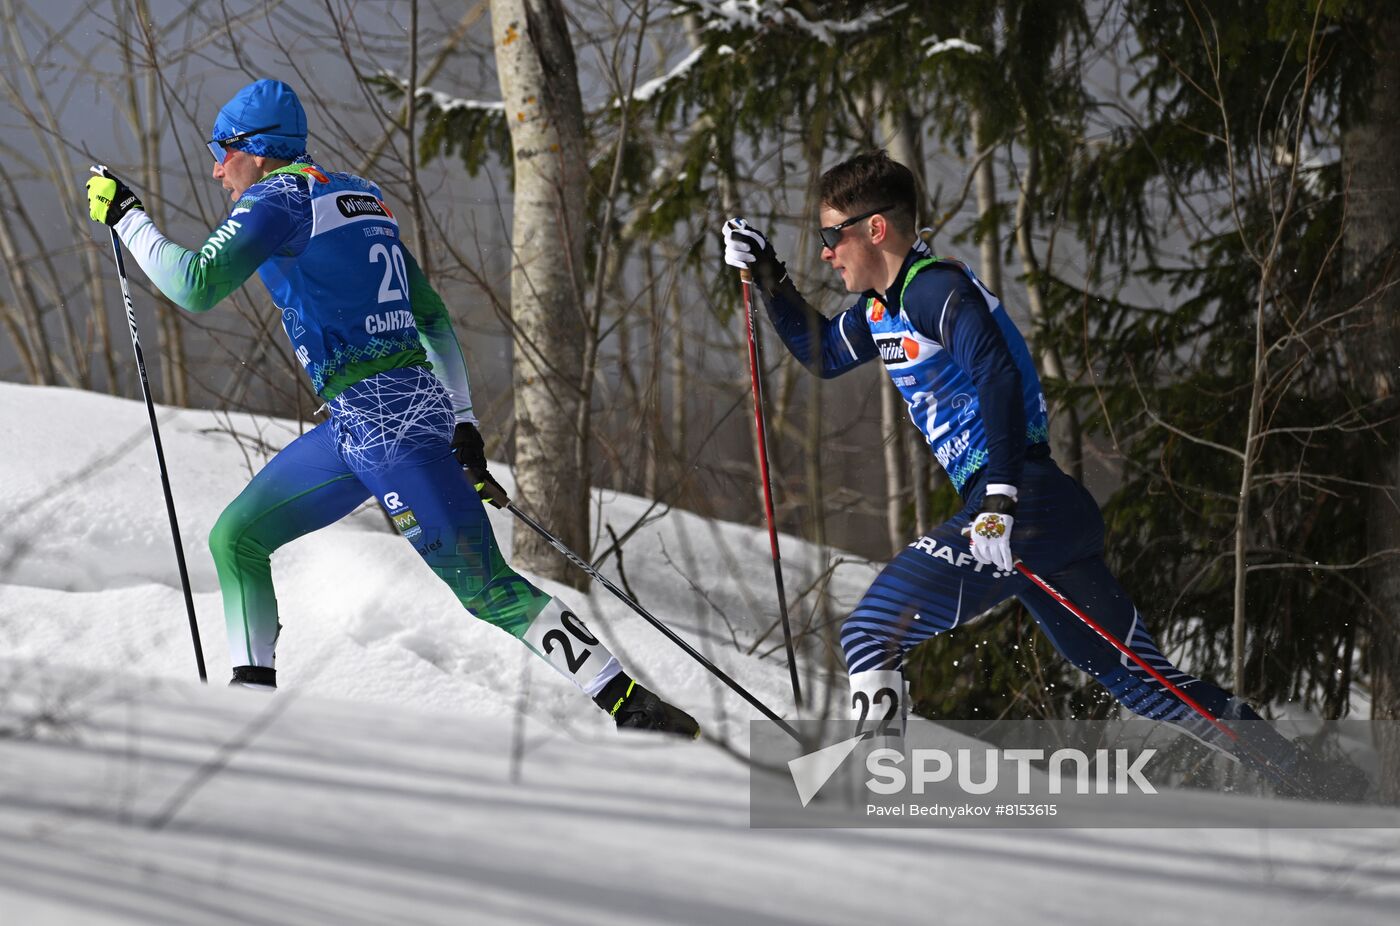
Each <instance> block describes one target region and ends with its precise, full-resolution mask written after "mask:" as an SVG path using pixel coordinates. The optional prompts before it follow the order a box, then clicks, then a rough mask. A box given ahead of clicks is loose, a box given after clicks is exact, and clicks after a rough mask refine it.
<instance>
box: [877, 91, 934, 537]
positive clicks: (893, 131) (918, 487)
mask: <svg viewBox="0 0 1400 926" xmlns="http://www.w3.org/2000/svg"><path fill="white" fill-rule="evenodd" d="M880 132H881V134H883V135H884V136H885V146H886V147H887V148H888V149H889V152H890V157H892V158H894V159H895V160H896V161H898V162H899V163H901V164H903V165H904V166H905V167H907V168H909V170H910V172H911V173H913V175H914V183H915V186H916V187H917V189H918V198H917V201H916V209H915V216H914V224H915V225H916V226H922V225H923V223H924V222H925V221H927V219H928V215H927V213H928V205H927V204H928V181H927V180H926V178H925V177H924V158H923V154H922V152H921V151H920V147H919V134H918V124H917V122H916V121H915V119H914V118H913V115H912V114H911V113H910V112H909V109H908V107H906V106H904V105H903V103H902V98H901V102H898V103H895V102H893V101H891V100H889V99H885V100H884V101H883V105H882V106H881V109H880ZM880 404H881V410H882V411H883V410H884V402H883V401H882V402H881V403H880ZM897 417H898V419H899V422H898V423H899V425H900V426H899V427H898V429H897V430H896V431H895V433H894V437H895V439H900V438H903V439H904V448H903V449H904V452H905V454H907V456H908V460H909V463H910V467H909V469H910V481H909V494H910V495H912V496H913V498H914V531H915V533H917V534H919V535H923V534H924V533H925V532H926V531H928V529H929V510H928V500H929V494H930V492H931V491H932V487H933V486H932V482H933V452H932V451H931V450H930V448H929V446H928V441H927V440H925V439H924V435H923V433H922V432H921V431H919V429H918V428H914V427H908V426H904V419H905V417H906V416H905V414H904V410H903V408H902V407H901V408H899V409H898V415H897ZM894 488H895V487H894V485H893V483H892V484H891V485H890V489H891V490H892V491H893V489H894ZM893 523H894V522H891V524H892V525H893ZM892 540H893V551H894V552H896V553H898V552H899V550H900V548H901V547H903V546H904V544H905V543H906V542H907V541H908V538H907V537H906V536H905V532H903V531H901V532H900V535H899V537H898V538H893V537H892Z"/></svg>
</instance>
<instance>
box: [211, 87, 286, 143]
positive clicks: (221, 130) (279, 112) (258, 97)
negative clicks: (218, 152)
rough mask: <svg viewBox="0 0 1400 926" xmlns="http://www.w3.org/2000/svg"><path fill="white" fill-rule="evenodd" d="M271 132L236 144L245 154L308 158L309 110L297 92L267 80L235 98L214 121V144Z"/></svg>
mask: <svg viewBox="0 0 1400 926" xmlns="http://www.w3.org/2000/svg"><path fill="white" fill-rule="evenodd" d="M269 126H271V128H269ZM255 129H267V131H263V132H258V133H257V134H256V135H251V136H249V137H248V138H244V139H240V140H239V141H238V142H236V143H235V145H236V147H237V148H238V149H239V150H241V151H246V152H248V153H249V154H253V155H259V156H261V157H265V158H278V159H280V160H283V161H294V160H296V159H297V158H300V157H302V156H303V155H305V154H306V110H304V109H302V108H301V100H298V99H297V95H296V91H295V90H293V89H292V88H291V87H289V86H287V85H286V84H284V83H282V81H280V80H270V79H268V78H266V77H264V78H263V79H262V80H258V81H254V82H253V83H251V84H249V85H248V86H246V87H244V88H243V89H242V90H240V91H238V92H237V93H235V94H234V95H233V99H231V100H229V101H228V102H227V103H225V104H224V108H223V109H221V110H219V116H218V118H217V119H215V120H214V134H213V136H211V140H212V141H218V140H220V139H223V138H229V137H230V136H233V135H239V134H241V133H243V132H252V131H254V130H255Z"/></svg>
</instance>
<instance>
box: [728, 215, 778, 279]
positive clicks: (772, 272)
mask: <svg viewBox="0 0 1400 926" xmlns="http://www.w3.org/2000/svg"><path fill="white" fill-rule="evenodd" d="M721 234H722V235H723V237H724V262H725V263H726V264H728V265H729V266H731V267H733V268H735V269H736V270H747V271H749V272H750V273H752V274H753V280H754V282H755V283H757V284H758V285H759V286H760V287H762V288H763V290H764V291H765V292H769V293H771V292H773V291H774V290H776V289H777V288H778V284H779V283H781V282H782V281H783V277H785V276H787V268H786V267H784V266H783V265H782V262H781V261H779V260H778V255H777V253H776V252H775V251H774V250H773V245H771V244H769V243H768V239H767V238H765V237H763V233H762V232H760V231H759V230H758V229H756V228H754V227H753V226H752V225H750V224H749V223H748V222H746V221H744V220H743V219H739V218H734V219H730V220H729V221H728V222H725V223H724V230H723V232H722V233H721Z"/></svg>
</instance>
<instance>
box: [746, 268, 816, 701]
mask: <svg viewBox="0 0 1400 926" xmlns="http://www.w3.org/2000/svg"><path fill="white" fill-rule="evenodd" d="M739 281H740V284H741V286H742V287H743V290H744V315H745V316H746V317H747V319H748V325H749V376H750V378H751V379H752V380H753V421H754V431H755V433H756V434H757V435H758V469H759V475H760V476H761V477H762V479H763V507H764V511H765V513H766V514H767V516H768V545H769V546H770V547H771V548H772V552H773V580H774V582H776V583H777V586H778V612H779V617H780V618H781V620H782V622H783V646H784V647H785V648H786V649H787V660H788V673H789V674H790V675H791V676H792V698H793V701H794V702H795V703H796V704H797V707H798V708H801V707H802V688H801V686H800V685H799V684H798V681H797V656H796V654H795V653H794V652H793V646H792V624H791V623H790V622H789V620H788V607H787V593H786V592H785V591H784V590H783V564H782V557H781V556H780V555H779V554H778V524H777V520H776V519H775V518H774V516H773V485H772V481H771V480H770V479H769V476H768V426H767V425H766V424H765V422H764V419H763V376H762V372H761V370H762V367H761V362H760V361H761V359H762V352H761V351H760V350H759V344H758V324H757V320H756V318H755V315H754V308H753V297H752V295H751V293H750V292H749V291H750V289H752V286H753V275H752V274H751V273H749V271H748V270H740V271H739Z"/></svg>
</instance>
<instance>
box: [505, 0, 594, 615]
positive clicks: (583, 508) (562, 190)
mask: <svg viewBox="0 0 1400 926" xmlns="http://www.w3.org/2000/svg"><path fill="white" fill-rule="evenodd" d="M491 31H492V35H493V37H494V42H495V47H496V68H497V72H498V74H499V78H500V83H501V95H502V98H503V99H504V101H505V111H506V117H507V122H508V123H509V125H510V136H511V147H512V149H513V152H514V164H515V190H514V199H515V201H514V226H513V229H512V232H511V244H512V251H513V254H512V258H513V260H512V266H511V279H510V289H511V315H512V317H513V319H514V322H515V326H516V330H517V337H516V340H515V348H516V358H515V365H514V387H515V422H516V428H515V478H516V496H517V497H518V499H519V501H520V503H521V505H522V507H524V508H525V509H526V510H528V511H531V512H533V513H535V514H536V515H537V516H538V517H539V518H540V519H541V520H542V521H544V522H545V523H547V524H549V525H550V526H551V527H552V529H553V530H554V531H555V532H556V533H557V534H558V535H559V538H560V539H561V540H563V541H564V543H565V544H567V545H568V546H569V547H571V548H572V549H574V550H576V551H578V553H579V554H580V555H582V556H585V557H586V556H587V555H588V551H589V547H590V543H589V531H588V515H589V512H588V500H589V482H590V479H589V476H590V473H589V471H588V467H587V465H586V463H587V460H588V454H587V443H586V438H587V436H586V435H584V434H581V433H579V430H578V427H577V424H578V422H579V420H580V417H579V411H580V407H581V403H582V402H583V401H585V397H584V396H583V395H582V393H581V391H580V385H581V383H582V377H583V353H582V352H583V347H584V335H585V331H584V311H583V310H584V307H583V291H584V276H585V274H584V248H583V243H584V238H585V235H586V234H587V229H586V228H585V227H584V226H585V219H586V216H585V209H586V194H587V185H588V153H587V150H586V146H585V144H584V128H583V103H582V100H581V98H580V95H579V86H578V66H577V63H576V62H575V59H574V50H573V45H572V44H571V42H570V40H569V30H568V23H567V20H566V18H565V14H564V9H563V6H562V4H561V3H560V0H492V3H491ZM580 460H582V461H584V464H585V465H583V466H582V467H580V465H579V461H580ZM513 559H514V561H515V564H516V565H517V566H519V567H520V568H522V569H526V570H529V571H531V572H534V573H537V574H538V575H541V576H544V577H546V578H550V579H554V580H557V581H560V582H567V583H569V584H571V585H574V586H575V587H578V588H584V587H586V585H587V577H586V576H585V575H583V574H582V573H581V572H580V571H579V570H577V569H573V568H571V567H570V566H569V564H568V563H567V562H565V561H564V560H563V559H562V558H560V557H559V555H558V554H557V553H555V552H554V550H553V549H552V548H551V547H550V546H549V545H548V544H547V543H545V542H544V541H543V540H541V539H540V538H538V537H537V536H535V535H534V534H533V533H531V532H528V531H518V532H516V535H515V544H514V555H513Z"/></svg>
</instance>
